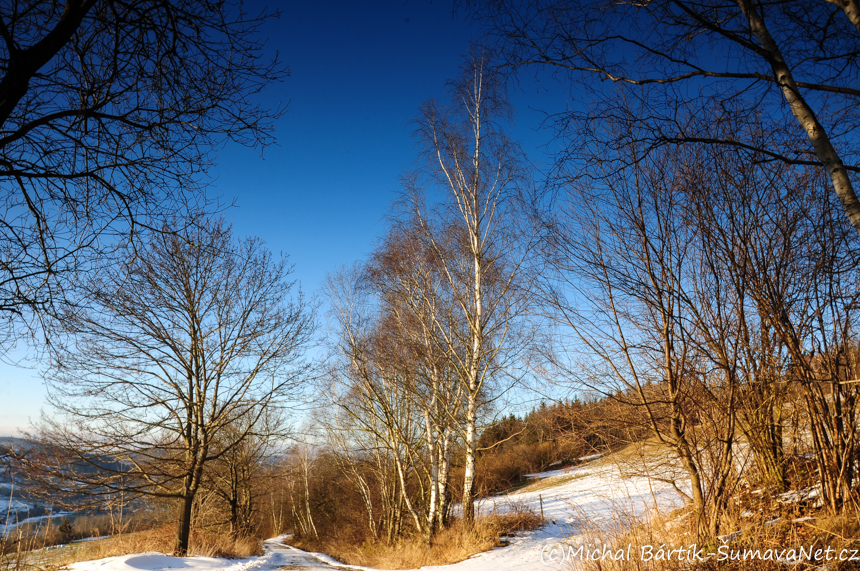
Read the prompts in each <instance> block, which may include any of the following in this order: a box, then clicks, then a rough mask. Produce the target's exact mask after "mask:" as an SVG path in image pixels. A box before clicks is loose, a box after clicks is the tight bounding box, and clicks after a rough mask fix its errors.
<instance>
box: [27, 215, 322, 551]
mask: <svg viewBox="0 0 860 571" xmlns="http://www.w3.org/2000/svg"><path fill="white" fill-rule="evenodd" d="M290 269H291V268H290V266H289V265H287V263H286V260H285V259H284V258H282V259H280V260H276V259H273V258H272V255H271V254H270V253H269V252H268V251H267V250H266V249H265V248H264V247H263V245H262V243H261V242H260V240H258V239H244V240H239V241H236V240H234V239H233V236H232V232H231V230H230V228H229V227H227V226H225V224H224V222H223V221H214V222H211V221H206V220H198V221H196V222H195V224H193V225H185V227H184V229H183V230H182V231H181V233H180V235H175V234H174V233H173V232H161V233H156V234H155V235H153V236H152V238H151V239H150V240H149V242H148V244H147V246H146V248H144V249H142V250H140V251H138V252H137V253H136V255H134V256H133V257H131V258H130V259H129V260H128V264H127V266H124V267H123V266H121V267H116V268H113V269H110V270H109V271H106V272H103V273H102V274H101V275H99V276H98V277H93V278H92V279H91V280H90V281H89V283H88V292H89V298H88V300H87V301H88V303H87V307H86V308H77V309H74V310H68V311H67V313H66V314H65V315H64V316H63V323H64V324H65V325H66V332H65V337H64V342H63V343H62V344H58V345H57V347H56V351H55V353H54V354H53V361H52V364H51V369H50V374H49V376H48V377H47V382H48V385H49V387H50V390H49V396H48V398H49V402H50V403H51V405H52V406H53V408H54V409H55V410H56V412H57V413H59V415H60V416H58V417H54V418H46V419H45V420H44V421H43V423H42V426H41V427H40V431H39V433H38V434H37V436H38V438H39V440H40V441H42V442H43V443H44V444H45V445H46V446H49V447H50V449H51V450H54V451H55V452H56V453H57V454H59V455H60V457H61V458H63V459H64V460H65V461H63V462H59V463H56V462H55V463H53V464H52V463H47V464H43V465H42V466H36V467H35V468H36V469H39V470H41V476H42V480H43V482H44V483H46V484H51V483H54V484H56V483H57V482H62V484H61V486H62V489H63V490H66V491H68V492H70V493H73V494H80V493H82V494H88V495H89V496H90V497H91V498H93V499H94V501H98V498H99V497H101V496H102V495H105V494H110V493H111V492H112V491H114V490H115V489H117V488H118V487H119V486H122V490H123V491H124V492H125V493H126V494H133V495H138V496H141V495H143V496H151V497H162V498H173V499H175V500H177V501H178V502H179V504H180V505H179V517H178V523H177V533H176V543H175V547H174V552H175V553H176V554H177V555H184V554H185V553H186V552H187V549H188V540H189V531H190V526H191V516H192V506H193V505H194V499H195V495H196V494H197V491H198V490H199V489H200V488H201V485H202V484H203V481H204V471H205V469H206V468H207V467H208V466H209V465H210V464H211V463H212V462H213V461H215V460H218V459H222V458H225V456H226V455H229V454H232V453H234V452H237V451H238V450H239V447H240V446H242V445H243V444H244V443H245V442H246V439H247V438H249V437H250V436H251V435H253V434H255V431H260V430H262V429H264V428H265V423H264V422H262V421H263V420H265V419H266V415H267V414H269V413H272V412H273V411H272V410H271V409H272V408H273V407H278V406H280V405H282V404H283V403H284V401H285V400H286V399H290V398H297V397H298V396H299V395H298V393H297V392H296V391H297V390H298V388H299V386H300V384H301V382H302V381H303V380H304V377H305V374H306V372H307V366H306V365H305V364H304V362H303V360H302V355H301V351H302V350H303V349H304V348H305V347H306V346H307V343H308V341H309V338H310V335H311V333H312V330H313V315H312V311H311V309H310V308H309V306H308V305H307V304H306V302H305V301H304V300H303V298H302V297H301V294H299V295H298V297H296V298H291V292H292V290H293V285H294V283H293V282H291V281H288V277H289V274H290Z"/></svg>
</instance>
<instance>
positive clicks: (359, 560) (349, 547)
mask: <svg viewBox="0 0 860 571" xmlns="http://www.w3.org/2000/svg"><path fill="white" fill-rule="evenodd" d="M541 525H543V521H542V520H541V518H540V516H538V515H537V514H536V513H535V512H534V510H532V509H531V508H529V507H528V506H526V505H525V504H512V505H509V506H506V509H505V510H504V511H500V510H497V511H494V512H492V513H490V514H487V515H484V516H482V517H479V518H477V519H476V520H475V525H474V526H473V527H472V528H468V527H466V526H465V525H464V524H463V523H462V522H461V521H459V520H457V521H455V522H454V523H453V524H452V525H450V526H449V527H447V528H445V529H443V530H441V531H439V532H438V533H437V534H436V535H435V537H434V538H433V542H432V543H431V544H430V545H428V544H427V542H426V540H425V539H424V538H423V537H411V538H405V539H402V540H400V541H398V542H397V543H394V544H391V545H389V544H386V543H385V542H384V541H377V542H371V541H365V542H364V543H361V544H358V545H356V543H355V542H351V541H350V540H349V537H346V536H341V537H337V538H326V539H323V540H317V541H308V540H307V539H302V540H298V541H296V542H294V543H293V545H295V546H296V547H299V548H301V549H305V550H308V551H318V552H322V553H325V554H327V555H330V556H331V557H334V558H335V559H337V560H339V561H341V562H343V563H346V564H349V565H362V566H365V567H376V568H381V569H415V568H418V567H423V566H425V565H448V564H450V563H457V562H458V561H463V560H464V559H468V558H469V557H471V556H472V555H475V554H476V553H481V552H483V551H487V550H490V549H493V548H494V547H500V546H503V545H507V543H508V539H509V537H510V536H511V535H513V534H514V533H516V532H523V531H529V530H532V529H536V528H538V527H540V526H541Z"/></svg>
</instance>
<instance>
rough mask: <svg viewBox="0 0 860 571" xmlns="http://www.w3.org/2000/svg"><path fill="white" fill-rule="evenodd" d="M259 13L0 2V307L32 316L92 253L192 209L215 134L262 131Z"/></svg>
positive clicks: (276, 73)
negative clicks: (256, 98) (257, 96)
mask: <svg viewBox="0 0 860 571" xmlns="http://www.w3.org/2000/svg"><path fill="white" fill-rule="evenodd" d="M268 18H269V16H268V15H266V14H265V13H260V14H253V15H249V14H247V13H246V12H245V11H244V9H243V7H242V4H241V3H239V2H237V3H232V2H197V1H194V0H175V1H169V2H162V1H156V0H144V1H136V0H135V1H123V0H120V1H114V0H67V1H65V2H56V1H48V0H23V1H12V2H4V3H3V5H2V6H0V70H2V71H0V73H2V77H0V180H2V185H3V191H2V200H0V201H2V204H3V206H2V217H3V224H2V225H0V252H2V255H0V259H2V261H0V314H2V315H3V317H4V318H6V319H8V320H9V323H10V324H12V323H20V322H21V320H20V319H19V317H20V316H21V315H25V316H26V315H32V313H31V312H36V315H42V314H44V312H46V311H50V310H51V309H52V306H53V305H54V304H59V303H60V302H62V301H64V300H66V299H67V298H68V297H69V296H72V292H71V291H69V290H70V288H71V287H72V286H73V285H74V283H75V282H76V276H77V275H79V274H78V272H79V271H80V270H83V269H85V268H87V267H88V266H89V265H90V264H92V263H93V257H94V256H97V255H98V254H101V253H105V252H108V251H110V249H111V248H113V247H116V246H117V244H118V243H119V244H121V243H123V242H127V241H129V240H133V239H135V237H136V236H138V235H139V233H140V231H141V230H143V229H145V228H149V229H154V230H160V229H161V228H162V221H164V220H165V219H167V218H168V217H169V216H170V215H171V214H173V213H176V212H177V211H180V212H181V211H182V210H183V209H185V208H189V207H190V209H199V208H201V207H203V206H204V204H205V201H206V198H205V196H204V194H203V186H202V185H203V184H204V183H205V179H206V172H207V171H208V169H209V168H210V166H211V164H212V159H213V155H212V153H211V151H212V149H213V148H214V146H215V145H218V144H221V143H223V142H224V141H227V140H232V141H237V142H239V143H241V144H246V145H265V144H267V143H269V142H270V141H271V138H272V137H271V131H272V119H274V118H276V117H278V116H279V115H280V114H281V112H282V110H281V109H274V110H267V109H266V108H264V107H260V106H258V105H257V104H256V103H254V101H253V97H252V96H253V95H254V94H256V93H258V92H259V91H261V90H262V89H263V88H264V87H265V86H266V85H268V84H270V83H272V82H274V81H278V80H280V79H281V78H283V77H284V76H285V75H286V74H287V70H286V69H285V68H284V67H283V66H282V65H281V64H280V63H279V62H277V61H271V62H265V61H262V59H261V56H262V47H263V44H262V41H261V40H260V39H259V37H258V31H259V27H260V26H261V25H262V23H263V22H265V21H266V20H267V19H268Z"/></svg>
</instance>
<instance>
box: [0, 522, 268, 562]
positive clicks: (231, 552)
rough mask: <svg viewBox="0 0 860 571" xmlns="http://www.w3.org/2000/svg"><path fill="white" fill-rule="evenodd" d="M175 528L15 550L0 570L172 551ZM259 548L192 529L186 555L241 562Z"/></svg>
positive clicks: (168, 526)
mask: <svg viewBox="0 0 860 571" xmlns="http://www.w3.org/2000/svg"><path fill="white" fill-rule="evenodd" d="M175 532H176V528H175V526H174V525H171V524H165V525H162V526H158V527H155V528H153V529H149V530H146V531H138V532H134V533H127V534H123V535H118V536H115V537H110V538H106V539H100V540H94V541H85V542H80V543H72V544H69V545H66V546H64V547H61V548H57V549H40V550H32V551H24V550H18V551H16V552H12V553H10V554H8V555H7V556H5V557H4V559H3V561H2V566H0V568H2V569H24V568H36V569H59V568H62V567H65V566H67V565H70V564H72V563H77V562H79V561H91V560H93V559H102V558H104V557H113V556H117V555H128V554H131V553H146V552H152V551H155V552H159V553H166V554H169V553H171V552H172V551H173V540H174V537H175ZM262 552H263V549H262V544H261V543H260V541H259V540H258V539H256V538H238V539H233V538H231V537H230V535H229V534H221V533H214V532H210V531H203V530H199V529H195V530H193V531H192V533H191V542H190V546H189V555H202V556H205V557H224V558H245V557H251V556H252V555H260V554H261V553H262Z"/></svg>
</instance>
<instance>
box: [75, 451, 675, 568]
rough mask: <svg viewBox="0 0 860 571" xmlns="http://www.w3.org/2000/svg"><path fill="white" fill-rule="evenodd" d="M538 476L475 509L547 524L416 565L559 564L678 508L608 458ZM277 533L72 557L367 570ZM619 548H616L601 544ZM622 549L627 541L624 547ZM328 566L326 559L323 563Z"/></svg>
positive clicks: (110, 564) (167, 564)
mask: <svg viewBox="0 0 860 571" xmlns="http://www.w3.org/2000/svg"><path fill="white" fill-rule="evenodd" d="M540 476H542V477H543V478H544V479H542V480H540V481H539V482H536V483H535V484H532V485H531V486H529V487H527V488H525V489H524V490H523V491H521V492H518V493H514V494H510V495H507V496H502V497H497V498H490V499H486V500H482V501H481V502H479V503H478V506H477V509H478V510H479V513H480V512H489V511H491V510H493V509H498V510H505V509H507V506H510V505H511V504H513V503H518V502H522V503H524V504H526V505H528V506H530V507H532V509H534V510H535V511H536V512H538V513H540V504H541V501H543V512H544V516H545V518H546V519H547V521H548V524H547V525H546V526H544V527H543V528H541V529H539V530H536V531H532V532H527V533H522V534H520V535H519V536H518V537H515V538H513V540H512V542H511V544H510V545H508V546H506V547H499V548H496V549H493V550H491V551H487V552H484V553H479V554H477V555H475V556H473V557H471V558H469V559H467V560H465V561H461V562H460V563H455V564H452V565H440V566H433V567H423V568H422V569H423V570H424V571H513V570H518V571H520V570H522V571H537V570H540V569H547V568H550V569H560V568H562V567H565V566H566V565H567V562H566V561H565V562H563V561H561V559H560V557H559V554H560V552H561V551H560V550H564V551H565V552H567V550H568V546H574V548H576V547H578V546H580V545H585V546H586V547H589V546H590V547H591V549H595V548H601V547H602V546H600V545H597V544H595V543H594V540H593V539H592V538H590V537H589V536H588V535H587V534H586V533H585V532H586V530H587V529H589V528H591V529H594V528H599V529H602V530H611V529H612V528H613V527H615V526H618V525H625V524H626V523H629V522H631V521H633V520H635V519H638V518H642V517H647V516H648V515H649V514H651V513H654V511H655V510H656V511H660V512H665V511H669V510H671V509H674V508H676V507H680V506H681V505H682V504H683V502H682V500H681V498H680V496H679V495H678V493H677V492H676V491H675V490H674V488H672V486H671V485H670V484H668V483H665V482H657V481H654V480H649V479H648V478H646V477H644V476H633V477H623V476H622V474H621V472H620V471H619V469H618V467H616V466H615V465H614V464H612V463H611V462H599V463H590V464H586V465H584V466H580V467H577V468H573V469H570V470H567V471H564V470H556V471H554V472H547V473H545V474H540ZM282 540H283V538H274V539H270V540H267V541H265V542H264V546H265V549H266V552H265V554H263V555H261V556H259V557H251V558H248V559H240V560H229V559H213V558H209V557H184V558H174V557H169V556H167V555H162V554H158V553H144V554H136V555H124V556H121V557H109V558H107V559H101V560H98V561H88V562H83V563H76V564H74V565H72V566H71V569H73V570H74V571H161V570H164V569H182V570H188V571H272V570H274V569H278V568H281V569H329V570H331V569H334V568H340V569H343V568H351V569H366V568H362V567H352V566H347V565H342V564H339V563H337V562H336V561H334V560H333V559H331V558H330V557H328V556H326V555H323V554H318V553H307V552H304V551H301V550H298V549H295V548H293V547H289V546H286V545H283V544H282V543H281V541H282ZM608 547H610V548H612V549H619V548H621V547H622V546H608ZM623 547H626V546H623ZM330 564H331V565H330Z"/></svg>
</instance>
